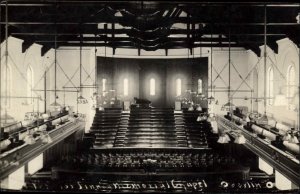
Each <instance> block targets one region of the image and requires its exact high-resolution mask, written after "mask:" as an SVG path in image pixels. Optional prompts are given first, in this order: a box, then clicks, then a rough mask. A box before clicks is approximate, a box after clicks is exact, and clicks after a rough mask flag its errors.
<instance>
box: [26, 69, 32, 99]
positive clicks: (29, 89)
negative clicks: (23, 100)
mask: <svg viewBox="0 0 300 194" xmlns="http://www.w3.org/2000/svg"><path fill="white" fill-rule="evenodd" d="M33 85H34V81H33V70H32V68H31V66H28V68H27V97H29V98H28V101H27V102H28V103H29V104H31V103H33V99H32V97H33V95H32V94H33V92H32V89H33Z"/></svg>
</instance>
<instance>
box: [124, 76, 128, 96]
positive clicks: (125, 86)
mask: <svg viewBox="0 0 300 194" xmlns="http://www.w3.org/2000/svg"><path fill="white" fill-rule="evenodd" d="M124 96H128V79H127V78H125V79H124Z"/></svg>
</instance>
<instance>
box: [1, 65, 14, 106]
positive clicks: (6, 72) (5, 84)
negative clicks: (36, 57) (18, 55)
mask: <svg viewBox="0 0 300 194" xmlns="http://www.w3.org/2000/svg"><path fill="white" fill-rule="evenodd" d="M2 80H3V81H2ZM1 84H2V86H1V87H2V93H1V94H2V95H4V96H11V95H12V70H11V66H10V65H9V64H7V68H6V66H5V65H4V66H3V67H2V77H1ZM10 99H11V98H5V99H3V100H1V104H2V103H3V107H5V106H6V105H7V107H10V104H11V100H10Z"/></svg>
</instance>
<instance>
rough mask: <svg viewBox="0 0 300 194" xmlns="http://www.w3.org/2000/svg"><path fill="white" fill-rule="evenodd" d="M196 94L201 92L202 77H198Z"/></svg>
mask: <svg viewBox="0 0 300 194" xmlns="http://www.w3.org/2000/svg"><path fill="white" fill-rule="evenodd" d="M198 94H202V79H198Z"/></svg>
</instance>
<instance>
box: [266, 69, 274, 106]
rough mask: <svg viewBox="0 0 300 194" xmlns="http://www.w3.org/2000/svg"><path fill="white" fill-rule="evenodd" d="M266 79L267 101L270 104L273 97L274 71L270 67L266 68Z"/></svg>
mask: <svg viewBox="0 0 300 194" xmlns="http://www.w3.org/2000/svg"><path fill="white" fill-rule="evenodd" d="M267 81H268V82H267V97H268V101H267V102H268V104H269V105H272V104H273V98H274V71H273V68H272V67H270V68H269V69H268V75H267Z"/></svg>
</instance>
